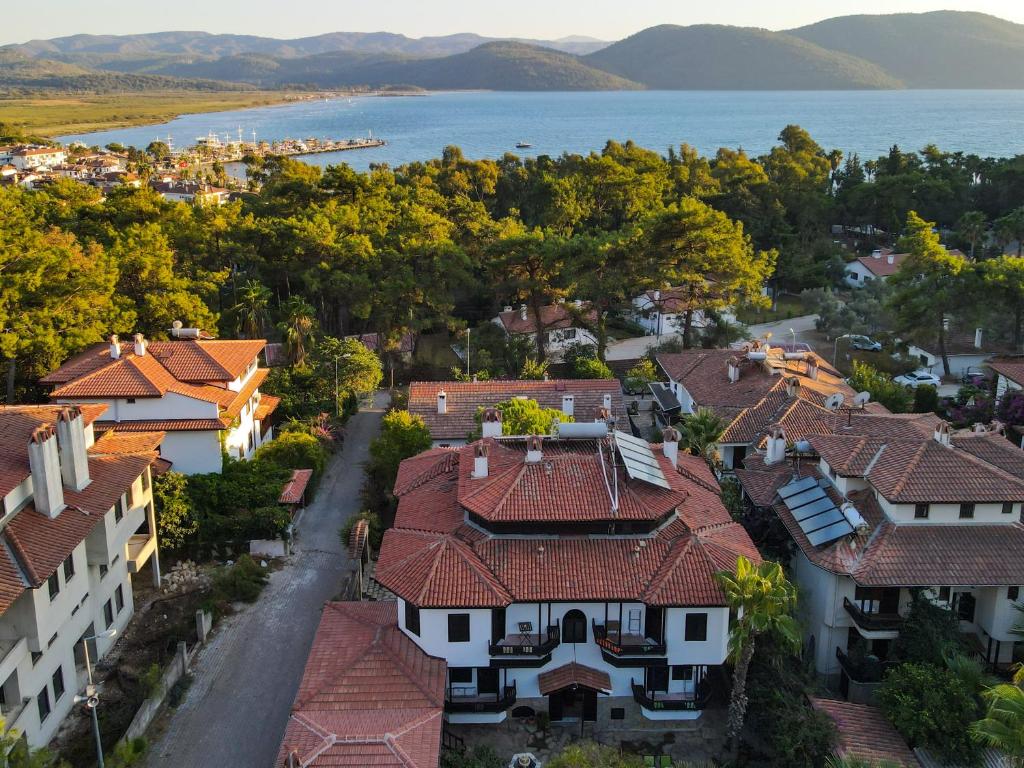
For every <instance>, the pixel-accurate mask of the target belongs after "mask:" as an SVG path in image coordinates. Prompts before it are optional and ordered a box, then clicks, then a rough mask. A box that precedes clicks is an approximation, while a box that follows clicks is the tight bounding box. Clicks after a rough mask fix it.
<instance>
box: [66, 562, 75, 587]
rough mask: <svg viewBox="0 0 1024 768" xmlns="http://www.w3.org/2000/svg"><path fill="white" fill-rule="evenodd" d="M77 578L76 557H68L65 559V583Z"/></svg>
mask: <svg viewBox="0 0 1024 768" xmlns="http://www.w3.org/2000/svg"><path fill="white" fill-rule="evenodd" d="M74 577H75V556H74V555H68V556H67V557H65V558H64V583H65V584H67V583H68V582H69V581H71V579H73V578H74Z"/></svg>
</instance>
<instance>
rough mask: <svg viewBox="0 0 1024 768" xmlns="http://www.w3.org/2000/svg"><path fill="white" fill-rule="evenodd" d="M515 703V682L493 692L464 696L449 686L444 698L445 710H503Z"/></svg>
mask: <svg viewBox="0 0 1024 768" xmlns="http://www.w3.org/2000/svg"><path fill="white" fill-rule="evenodd" d="M515 703H516V684H515V682H513V683H512V685H506V686H503V687H502V688H501V689H500V690H499V691H498V692H497V693H495V694H484V695H472V696H464V695H460V694H457V693H454V692H453V691H452V689H451V688H450V687H449V689H448V696H447V697H446V698H445V702H444V709H445V711H446V712H504V711H505V710H506V709H508V708H509V707H511V706H512V705H513V704H515Z"/></svg>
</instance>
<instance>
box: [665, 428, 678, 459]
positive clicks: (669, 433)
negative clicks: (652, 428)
mask: <svg viewBox="0 0 1024 768" xmlns="http://www.w3.org/2000/svg"><path fill="white" fill-rule="evenodd" d="M679 437H680V435H679V431H678V430H677V429H675V428H674V427H665V429H664V431H662V433H661V450H662V453H664V454H665V458H667V459H668V460H669V461H671V462H672V466H673V467H677V466H679Z"/></svg>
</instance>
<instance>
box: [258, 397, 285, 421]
mask: <svg viewBox="0 0 1024 768" xmlns="http://www.w3.org/2000/svg"><path fill="white" fill-rule="evenodd" d="M280 404H281V398H280V397H277V396H276V395H267V394H264V393H263V392H261V393H260V404H259V405H258V406H256V414H255V415H254V416H253V418H254V419H256V420H257V421H264V420H266V418H267V417H268V416H270V414H272V413H273V412H274V411H276V410H277V406H279V405H280Z"/></svg>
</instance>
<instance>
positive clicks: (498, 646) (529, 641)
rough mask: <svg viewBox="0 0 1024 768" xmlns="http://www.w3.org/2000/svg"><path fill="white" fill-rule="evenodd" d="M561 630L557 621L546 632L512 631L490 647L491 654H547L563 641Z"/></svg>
mask: <svg viewBox="0 0 1024 768" xmlns="http://www.w3.org/2000/svg"><path fill="white" fill-rule="evenodd" d="M561 632H562V631H561V627H560V626H559V624H558V622H557V621H556V622H555V623H554V624H552V625H551V626H549V627H548V628H547V630H546V631H545V632H544V633H535V632H519V633H512V634H510V635H505V637H503V638H502V639H501V640H499V641H498V642H496V643H491V644H490V645H489V646H488V647H489V649H490V654H491V656H547V655H548V654H549V653H551V652H552V651H553V650H554V649H555V648H557V647H558V644H559V643H560V642H561Z"/></svg>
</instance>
